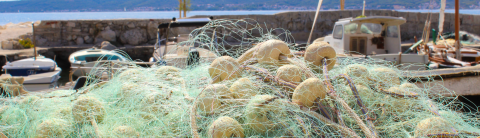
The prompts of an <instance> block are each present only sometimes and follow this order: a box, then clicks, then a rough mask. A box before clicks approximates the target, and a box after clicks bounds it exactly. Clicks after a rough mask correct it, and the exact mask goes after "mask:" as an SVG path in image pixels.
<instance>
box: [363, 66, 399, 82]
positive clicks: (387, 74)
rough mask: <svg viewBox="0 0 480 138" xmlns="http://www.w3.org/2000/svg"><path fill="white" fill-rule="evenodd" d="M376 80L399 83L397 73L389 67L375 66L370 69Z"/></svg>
mask: <svg viewBox="0 0 480 138" xmlns="http://www.w3.org/2000/svg"><path fill="white" fill-rule="evenodd" d="M370 74H372V75H373V76H374V77H375V78H374V79H376V80H377V81H380V82H382V83H384V84H387V85H389V84H390V85H400V79H399V76H400V75H399V74H398V73H397V72H395V71H394V70H392V69H390V68H384V67H380V68H375V69H373V70H371V71H370Z"/></svg>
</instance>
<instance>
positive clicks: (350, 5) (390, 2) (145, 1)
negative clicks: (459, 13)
mask: <svg viewBox="0 0 480 138" xmlns="http://www.w3.org/2000/svg"><path fill="white" fill-rule="evenodd" d="M191 1H192V9H193V10H288V9H290V10H292V9H297V10H302V9H303V10H312V9H315V8H316V5H317V4H318V0H191ZM436 1H439V0H436ZM339 2H340V0H333V1H324V3H323V6H322V8H323V9H338V6H339V5H340V4H339ZM362 2H363V0H346V3H345V6H346V8H347V9H360V8H361V7H362ZM429 2H430V0H367V1H366V3H367V9H394V8H397V9H398V8H404V9H426V8H428V5H429ZM453 2H454V1H453V0H448V1H447V8H453V5H454V4H453ZM460 2H461V8H463V9H478V8H480V1H478V0H461V1H460ZM432 5H433V6H434V8H438V7H439V5H440V4H439V3H433V4H432ZM177 6H178V0H20V1H4V2H0V12H17V11H21V12H42V11H123V10H124V8H126V9H127V10H129V11H132V10H136V11H141V10H145V11H153V10H157V11H164V10H176V9H177Z"/></svg>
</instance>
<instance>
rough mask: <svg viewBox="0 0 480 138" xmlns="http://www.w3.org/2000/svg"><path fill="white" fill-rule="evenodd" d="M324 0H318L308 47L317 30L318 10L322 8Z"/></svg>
mask: <svg viewBox="0 0 480 138" xmlns="http://www.w3.org/2000/svg"><path fill="white" fill-rule="evenodd" d="M322 2H323V0H319V1H318V7H317V12H316V13H315V19H314V20H313V25H312V31H310V36H308V41H307V47H308V45H309V44H310V40H312V34H313V30H315V24H316V23H317V18H318V12H320V8H321V7H322Z"/></svg>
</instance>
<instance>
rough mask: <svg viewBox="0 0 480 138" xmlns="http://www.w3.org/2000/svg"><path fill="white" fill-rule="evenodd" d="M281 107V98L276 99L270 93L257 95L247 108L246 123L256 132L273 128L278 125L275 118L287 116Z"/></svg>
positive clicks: (263, 131)
mask: <svg viewBox="0 0 480 138" xmlns="http://www.w3.org/2000/svg"><path fill="white" fill-rule="evenodd" d="M281 107H282V103H281V100H275V98H274V97H273V96H270V95H257V96H255V97H253V98H252V99H251V100H250V102H249V103H248V104H247V107H246V108H245V114H246V121H245V124H247V126H249V127H250V128H251V129H252V130H253V131H255V132H256V133H265V132H267V131H269V130H273V129H274V128H275V127H276V126H277V125H278V124H277V123H275V120H276V119H278V118H281V117H284V116H286V113H285V112H284V111H283V110H282V109H281Z"/></svg>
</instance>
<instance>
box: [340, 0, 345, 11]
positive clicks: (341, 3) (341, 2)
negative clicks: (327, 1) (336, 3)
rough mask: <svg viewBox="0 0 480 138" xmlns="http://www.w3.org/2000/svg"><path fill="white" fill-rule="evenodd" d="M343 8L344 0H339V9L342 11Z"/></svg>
mask: <svg viewBox="0 0 480 138" xmlns="http://www.w3.org/2000/svg"><path fill="white" fill-rule="evenodd" d="M344 9H345V0H340V10H341V11H343V10H344Z"/></svg>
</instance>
